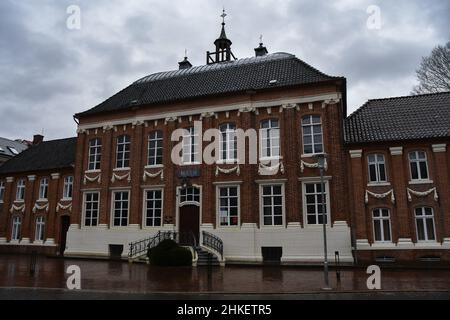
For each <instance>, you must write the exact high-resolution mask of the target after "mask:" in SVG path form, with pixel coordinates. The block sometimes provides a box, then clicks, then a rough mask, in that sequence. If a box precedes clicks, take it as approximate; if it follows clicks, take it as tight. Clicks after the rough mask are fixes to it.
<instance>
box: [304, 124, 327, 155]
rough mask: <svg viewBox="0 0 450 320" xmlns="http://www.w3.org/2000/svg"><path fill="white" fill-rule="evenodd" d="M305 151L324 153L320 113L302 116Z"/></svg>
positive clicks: (308, 152) (306, 152) (305, 152)
mask: <svg viewBox="0 0 450 320" xmlns="http://www.w3.org/2000/svg"><path fill="white" fill-rule="evenodd" d="M302 133H303V153H304V154H315V153H323V152H324V149H323V136H322V120H321V118H320V116H318V115H307V116H304V117H303V118H302Z"/></svg>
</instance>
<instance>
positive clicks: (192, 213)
mask: <svg viewBox="0 0 450 320" xmlns="http://www.w3.org/2000/svg"><path fill="white" fill-rule="evenodd" d="M179 231H180V233H184V234H188V233H189V232H191V231H192V233H193V234H194V236H195V240H196V242H197V244H198V240H199V233H200V207H198V206H195V205H187V206H182V207H180V228H179Z"/></svg>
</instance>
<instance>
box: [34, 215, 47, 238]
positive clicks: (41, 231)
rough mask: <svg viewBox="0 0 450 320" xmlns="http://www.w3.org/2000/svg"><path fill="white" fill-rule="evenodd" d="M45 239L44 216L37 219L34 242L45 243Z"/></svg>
mask: <svg viewBox="0 0 450 320" xmlns="http://www.w3.org/2000/svg"><path fill="white" fill-rule="evenodd" d="M44 239H45V218H44V216H38V217H37V218H36V229H35V233H34V240H35V241H37V242H43V241H44Z"/></svg>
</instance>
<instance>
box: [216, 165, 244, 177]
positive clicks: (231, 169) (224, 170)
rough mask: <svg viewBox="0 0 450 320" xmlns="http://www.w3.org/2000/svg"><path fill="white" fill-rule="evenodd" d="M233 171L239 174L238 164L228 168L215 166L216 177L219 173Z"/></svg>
mask: <svg viewBox="0 0 450 320" xmlns="http://www.w3.org/2000/svg"><path fill="white" fill-rule="evenodd" d="M235 171H236V174H237V175H240V174H241V169H240V167H239V165H237V166H236V167H233V168H229V169H222V168H220V167H219V166H216V177H217V176H218V175H219V173H225V174H229V173H233V172H235Z"/></svg>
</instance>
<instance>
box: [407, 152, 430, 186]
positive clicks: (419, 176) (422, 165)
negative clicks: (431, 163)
mask: <svg viewBox="0 0 450 320" xmlns="http://www.w3.org/2000/svg"><path fill="white" fill-rule="evenodd" d="M409 167H410V169H411V179H412V180H428V165H427V154H426V153H425V152H423V151H414V152H411V153H410V154H409Z"/></svg>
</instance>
